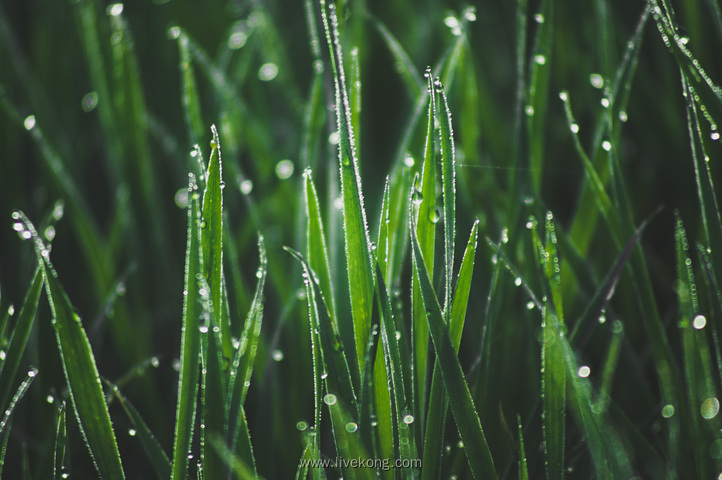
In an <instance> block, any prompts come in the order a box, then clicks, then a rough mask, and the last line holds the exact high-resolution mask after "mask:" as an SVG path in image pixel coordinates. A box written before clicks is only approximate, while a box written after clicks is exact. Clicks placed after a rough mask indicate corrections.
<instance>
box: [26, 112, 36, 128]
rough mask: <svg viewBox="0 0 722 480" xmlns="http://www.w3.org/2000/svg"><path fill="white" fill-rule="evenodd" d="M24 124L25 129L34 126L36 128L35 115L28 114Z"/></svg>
mask: <svg viewBox="0 0 722 480" xmlns="http://www.w3.org/2000/svg"><path fill="white" fill-rule="evenodd" d="M23 126H24V127H25V130H32V129H33V128H35V115H28V116H27V117H25V121H24V122H23Z"/></svg>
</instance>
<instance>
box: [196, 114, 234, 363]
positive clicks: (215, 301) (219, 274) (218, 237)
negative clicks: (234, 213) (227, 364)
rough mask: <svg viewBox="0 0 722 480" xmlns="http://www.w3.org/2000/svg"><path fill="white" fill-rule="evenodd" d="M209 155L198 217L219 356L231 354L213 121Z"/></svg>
mask: <svg viewBox="0 0 722 480" xmlns="http://www.w3.org/2000/svg"><path fill="white" fill-rule="evenodd" d="M211 131H212V132H213V140H211V158H210V160H209V161H208V170H207V171H206V174H205V177H206V186H205V191H204V192H203V216H202V219H201V250H202V258H203V266H204V272H203V274H204V277H205V278H206V280H207V282H208V286H209V287H210V300H211V305H212V308H213V311H214V319H215V322H214V323H215V324H216V325H217V326H218V327H220V329H221V331H220V337H221V339H222V348H223V351H222V353H223V356H224V357H227V358H231V350H232V348H233V347H232V346H231V325H230V319H229V318H228V316H227V315H223V314H222V308H221V298H222V295H221V292H222V290H223V188H224V187H225V184H224V183H223V163H222V160H221V143H220V138H219V137H218V130H216V127H215V125H214V126H212V127H211Z"/></svg>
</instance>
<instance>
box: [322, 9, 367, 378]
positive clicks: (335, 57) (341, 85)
mask: <svg viewBox="0 0 722 480" xmlns="http://www.w3.org/2000/svg"><path fill="white" fill-rule="evenodd" d="M319 4H320V6H321V11H322V19H323V26H324V31H325V33H326V41H327V43H328V48H329V55H330V60H331V62H330V63H331V67H332V71H333V81H334V91H335V95H336V128H337V131H338V136H339V146H338V160H339V169H340V175H341V177H340V178H341V195H342V197H343V225H344V240H345V245H346V265H347V270H348V285H349V296H350V299H351V316H352V319H353V331H354V338H355V340H356V356H357V359H358V366H359V372H363V367H364V366H363V361H364V357H365V350H366V339H367V338H368V335H369V332H370V330H371V314H372V310H373V295H374V276H373V271H372V267H371V254H370V240H369V233H368V224H367V221H366V210H365V209H364V204H363V195H362V193H361V177H360V173H359V161H358V158H357V156H356V146H355V145H356V141H355V139H354V133H353V127H352V123H351V111H350V105H349V99H348V93H347V91H346V75H345V73H344V68H343V58H342V51H341V44H340V41H339V31H338V18H337V17H336V9H335V6H334V4H333V3H332V4H330V5H329V7H328V14H327V13H326V2H325V0H319Z"/></svg>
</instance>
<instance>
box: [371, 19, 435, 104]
mask: <svg viewBox="0 0 722 480" xmlns="http://www.w3.org/2000/svg"><path fill="white" fill-rule="evenodd" d="M369 20H370V21H371V25H373V26H374V27H376V30H378V32H379V34H380V35H381V38H383V40H384V42H385V43H386V46H387V48H388V49H389V52H391V55H393V56H394V59H396V65H399V66H400V68H401V70H400V72H399V74H400V75H401V78H402V79H403V81H404V83H405V84H406V89H407V90H408V91H409V93H410V94H411V98H412V99H416V98H419V97H420V96H421V95H423V93H424V80H423V79H422V78H421V74H419V71H418V70H416V66H415V65H414V62H413V61H412V60H411V57H409V54H408V53H406V50H404V47H402V46H401V44H400V43H399V41H398V40H397V39H396V37H394V35H393V34H392V33H391V31H389V29H388V28H387V27H386V25H385V24H384V23H383V22H381V21H380V20H379V19H378V18H376V17H374V16H373V15H369Z"/></svg>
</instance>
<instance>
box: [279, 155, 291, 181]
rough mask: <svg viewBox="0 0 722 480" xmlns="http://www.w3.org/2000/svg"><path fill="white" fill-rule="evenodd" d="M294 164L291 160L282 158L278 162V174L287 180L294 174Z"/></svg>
mask: <svg viewBox="0 0 722 480" xmlns="http://www.w3.org/2000/svg"><path fill="white" fill-rule="evenodd" d="M293 170H294V165H293V162H292V161H291V160H288V159H285V160H281V161H280V162H278V163H277V164H276V176H277V177H278V178H280V179H281V180H286V179H287V178H290V177H291V175H293Z"/></svg>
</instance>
